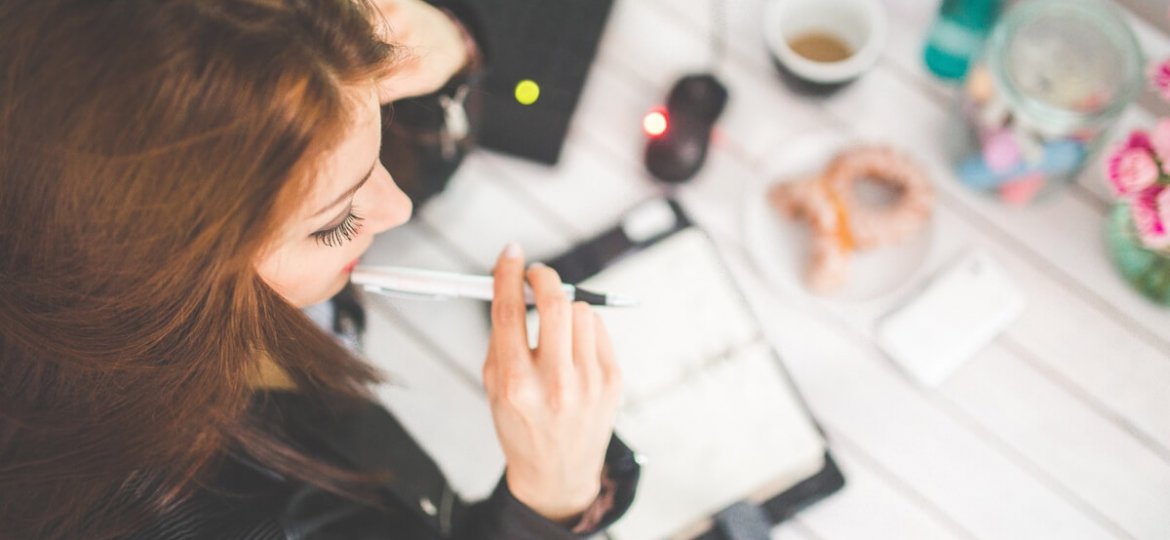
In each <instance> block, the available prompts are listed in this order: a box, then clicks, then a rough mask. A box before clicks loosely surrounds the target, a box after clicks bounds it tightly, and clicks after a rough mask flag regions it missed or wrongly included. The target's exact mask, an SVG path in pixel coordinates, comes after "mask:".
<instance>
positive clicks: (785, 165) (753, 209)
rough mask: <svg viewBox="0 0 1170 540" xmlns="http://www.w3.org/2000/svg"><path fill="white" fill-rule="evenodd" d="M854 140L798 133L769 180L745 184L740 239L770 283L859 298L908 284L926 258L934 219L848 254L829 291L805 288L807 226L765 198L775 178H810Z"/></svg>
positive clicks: (852, 299) (851, 299)
mask: <svg viewBox="0 0 1170 540" xmlns="http://www.w3.org/2000/svg"><path fill="white" fill-rule="evenodd" d="M850 144H853V143H852V142H851V141H850V140H849V139H848V138H846V137H844V136H843V135H841V134H838V133H819V134H812V135H807V136H804V137H801V138H800V139H799V140H797V141H795V142H793V143H791V144H789V145H788V146H786V147H784V148H783V149H781V150H780V151H779V152H778V153H777V154H776V155H775V157H774V159H773V161H772V163H773V166H772V167H771V169H770V171H769V172H770V177H769V179H768V181H766V182H762V183H759V184H756V185H752V186H749V187H748V189H747V190H745V192H744V193H745V196H744V197H745V198H744V212H743V216H744V218H743V219H744V221H743V223H744V239H745V243H746V245H747V248H748V251H749V252H750V253H751V256H752V259H753V260H754V261H755V263H756V265H757V266H758V267H759V268H760V270H761V271H762V272H763V274H764V277H765V278H766V279H768V280H769V281H771V282H773V283H775V284H776V285H779V286H781V287H783V288H785V289H788V290H790V291H794V292H799V293H801V294H806V295H814V296H816V297H818V298H823V299H827V300H839V301H847V302H862V301H867V300H872V299H875V298H878V297H881V296H886V295H889V294H891V293H893V292H896V291H898V290H900V289H902V288H904V287H906V286H908V285H910V284H911V283H912V281H913V279H914V276H915V275H916V270H918V268H920V267H921V266H922V264H923V263H924V262H925V261H926V257H927V254H928V253H929V251H930V241H931V238H932V236H933V229H934V220H933V219H932V220H930V222H928V224H927V225H926V226H925V227H923V229H922V230H921V231H919V232H918V233H917V234H915V235H913V236H912V237H910V238H907V239H905V240H903V241H902V242H901V243H899V244H897V245H893V246H886V247H882V248H878V249H873V250H868V251H858V252H854V253H853V254H852V257H851V259H850V261H849V269H848V274H847V276H848V277H847V278H846V280H845V283H844V284H843V285H842V286H841V287H840V288H838V289H836V290H834V291H832V292H829V293H824V294H820V293H815V292H814V291H812V290H810V289H809V288H808V286H807V283H808V280H807V275H808V265H809V245H810V240H809V230H808V227H807V226H806V225H805V224H804V222H803V221H797V220H793V219H791V218H788V217H787V216H784V215H781V214H780V213H779V212H778V211H776V210H775V209H774V208H773V207H772V205H771V204H770V203H769V202H768V189H769V188H770V187H771V186H773V185H775V184H776V183H778V182H790V181H797V180H802V179H805V178H810V177H812V176H813V175H816V174H818V173H820V172H821V171H822V170H824V168H825V166H826V165H827V164H828V163H829V160H830V159H832V158H833V156H835V155H836V154H837V153H838V152H839V151H841V150H842V149H844V148H847V147H848V146H849V145H850Z"/></svg>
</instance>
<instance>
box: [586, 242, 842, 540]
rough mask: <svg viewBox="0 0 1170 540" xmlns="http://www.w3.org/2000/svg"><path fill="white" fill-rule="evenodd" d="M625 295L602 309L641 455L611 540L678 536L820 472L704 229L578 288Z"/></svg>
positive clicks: (802, 421)
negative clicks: (632, 301) (621, 303)
mask: <svg viewBox="0 0 1170 540" xmlns="http://www.w3.org/2000/svg"><path fill="white" fill-rule="evenodd" d="M581 286H582V287H584V288H587V289H590V290H597V291H602V292H612V293H615V294H621V295H623V296H630V297H633V298H636V299H637V300H638V301H639V305H638V306H637V307H633V308H601V309H599V310H598V311H599V312H600V313H601V315H602V317H603V318H604V319H605V321H606V327H607V328H608V329H609V331H610V334H611V336H612V338H613V341H614V346H615V349H616V352H617V357H618V362H619V363H620V364H621V367H622V371H623V378H624V380H625V392H624V398H623V404H622V408H621V410H620V412H619V414H618V420H617V432H618V434H619V435H620V436H621V437H622V438H623V439H624V440H625V441H626V442H627V443H628V444H629V445H630V446H631V447H632V448H633V449H634V450H635V451H637V452H638V453H640V454H642V455H643V456H645V458H646V461H645V463H644V465H643V468H642V480H641V482H640V484H639V486H638V494H637V497H636V498H635V501H634V505H633V506H632V507H631V508H630V511H629V512H628V513H627V514H626V515H625V516H624V517H622V519H621V520H619V521H618V522H617V523H616V524H615V525H614V526H613V527H611V528H610V530H609V533H610V536H612V537H613V538H615V539H616V540H657V539H661V538H667V537H670V536H672V535H675V534H678V533H679V532H680V531H682V530H684V529H685V528H687V527H690V526H693V525H694V524H696V523H698V522H701V521H702V520H704V519H705V518H707V517H709V516H710V515H712V514H714V513H716V512H718V511H719V510H721V509H723V508H725V507H726V506H728V505H730V504H732V503H734V502H736V501H739V500H743V499H745V498H748V497H749V496H751V495H754V494H758V492H759V491H760V490H761V489H763V488H765V487H769V488H772V489H774V490H775V493H779V492H781V491H783V490H784V489H786V488H787V487H789V486H791V485H793V484H795V483H796V482H799V481H800V480H803V479H805V478H807V477H809V476H811V475H813V474H814V473H816V472H817V471H819V470H820V469H821V468H822V467H823V465H824V452H825V443H824V441H823V439H822V438H821V435H820V434H819V432H817V430H816V428H815V427H814V426H813V424H812V421H811V419H810V418H809V416H808V415H807V414H806V412H805V409H804V407H803V405H802V404H801V402H800V400H799V399H798V398H797V396H796V395H795V393H794V392H793V390H792V388H791V386H790V385H789V383H788V381H787V379H786V377H785V375H784V374H783V372H782V371H781V369H780V367H779V365H778V364H777V362H776V356H775V355H774V353H773V352H772V349H771V348H770V346H769V345H768V343H767V341H766V340H765V339H764V336H763V334H762V332H761V331H760V326H759V323H758V322H757V321H756V319H755V318H754V317H753V316H752V315H751V313H750V312H749V311H748V309H747V307H746V306H745V305H744V303H743V302H742V300H741V298H740V296H739V294H738V292H737V290H736V287H735V284H734V282H733V281H732V280H731V276H730V274H729V273H728V272H727V270H726V269H725V268H724V267H723V265H722V263H721V261H720V259H719V255H718V253H717V252H716V251H715V249H714V246H713V245H711V242H710V240H709V239H708V238H707V236H706V235H705V234H703V233H702V232H701V231H699V230H698V229H695V228H690V229H687V230H684V231H681V232H679V233H676V234H674V235H672V236H670V237H668V238H666V239H664V240H661V241H659V242H658V243H656V244H654V245H653V246H651V247H649V248H647V249H646V250H644V251H642V252H639V253H637V254H634V255H631V256H630V257H627V258H625V259H622V260H619V261H618V262H617V263H615V264H614V265H613V266H611V267H609V268H607V269H605V270H604V271H602V272H601V273H600V274H598V275H597V276H595V277H593V278H590V279H588V280H586V281H585V282H583V283H581Z"/></svg>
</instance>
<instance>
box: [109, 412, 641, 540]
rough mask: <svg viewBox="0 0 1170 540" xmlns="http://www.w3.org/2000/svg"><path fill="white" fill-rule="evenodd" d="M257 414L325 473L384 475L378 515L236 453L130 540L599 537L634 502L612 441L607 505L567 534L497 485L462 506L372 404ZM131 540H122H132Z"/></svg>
mask: <svg viewBox="0 0 1170 540" xmlns="http://www.w3.org/2000/svg"><path fill="white" fill-rule="evenodd" d="M253 406H254V407H255V408H256V409H254V410H256V412H257V413H259V414H261V415H263V417H264V418H265V419H271V420H272V421H273V422H283V425H285V426H288V427H287V428H286V431H287V432H288V433H289V434H290V436H292V437H293V438H294V442H295V443H296V444H297V445H299V446H300V447H302V448H303V449H307V450H309V451H311V452H313V453H314V454H315V455H317V456H318V457H320V458H322V459H325V460H328V461H329V462H331V463H335V464H338V465H342V466H345V467H348V468H351V469H356V470H362V471H377V470H389V471H390V472H391V475H392V477H393V478H392V479H391V480H390V481H388V482H387V483H386V484H385V485H384V486H383V488H382V489H381V490H380V495H381V496H382V502H383V505H384V506H385V508H377V507H375V506H372V505H369V504H366V503H362V502H359V501H354V500H351V499H347V498H343V497H340V496H337V495H334V494H332V493H329V492H326V491H322V490H320V489H318V488H316V487H315V486H312V485H309V484H306V483H303V482H299V481H294V480H291V479H288V478H284V477H282V476H280V475H278V474H275V473H274V472H272V471H271V470H269V469H267V468H265V467H264V466H263V465H261V464H259V463H257V462H256V460H254V459H252V458H251V457H249V456H247V455H243V454H240V453H233V454H232V455H231V456H230V457H229V458H228V459H227V460H225V463H224V466H223V467H222V468H221V469H220V470H219V471H218V474H216V475H214V478H213V479H212V480H210V481H209V482H208V483H207V484H206V485H204V486H202V487H201V489H200V490H199V491H198V493H197V494H196V495H195V496H194V497H193V498H192V499H190V500H189V501H187V502H186V503H184V504H183V505H181V506H180V507H179V508H177V509H176V510H175V511H174V512H172V513H170V514H168V515H166V516H163V517H162V518H160V519H159V520H158V521H157V522H155V523H154V524H153V525H151V526H150V527H148V528H146V529H144V530H141V531H139V532H138V533H136V534H134V535H133V536H131V537H130V539H132V540H147V539H149V540H180V539H182V540H190V539H216V540H277V539H281V540H283V539H290V540H291V539H304V540H342V539H344V540H374V539H378V540H445V539H458V540H537V539H540V540H556V539H569V538H580V537H582V536H586V535H588V534H592V533H595V532H597V531H598V530H601V529H603V528H604V527H606V526H608V525H609V524H611V523H613V521H615V520H616V519H617V518H618V517H620V516H621V515H622V514H623V513H624V512H625V510H626V509H627V508H628V507H629V505H630V503H631V502H632V501H633V497H634V490H635V487H636V485H637V481H638V475H639V467H638V465H637V463H635V461H634V457H633V454H632V452H631V451H630V449H629V448H627V447H626V446H625V445H624V444H622V442H621V441H620V440H618V439H617V437H614V438H612V439H611V441H610V446H609V450H608V452H607V455H606V465H605V470H604V471H603V474H604V475H605V478H604V481H603V484H604V485H606V486H607V488H606V489H605V490H603V494H602V496H603V497H606V498H608V499H609V500H612V506H611V507H610V508H609V510H608V511H607V512H606V513H605V515H604V517H603V518H602V519H600V520H599V521H598V522H597V523H596V524H594V525H593V526H592V527H590V530H584V531H579V532H577V533H574V532H572V530H571V529H572V527H566V526H564V525H560V524H557V523H554V522H551V521H549V520H547V519H545V518H543V517H541V516H540V515H538V514H536V513H535V512H534V511H532V510H531V509H530V508H528V507H527V506H525V505H524V504H523V503H521V502H520V501H518V500H516V498H515V497H513V496H512V494H511V493H510V492H509V491H508V488H507V485H506V483H505V482H503V481H501V482H500V483H499V485H498V486H497V487H496V489H495V491H494V492H493V493H492V495H491V496H490V497H489V498H488V499H486V500H483V501H479V502H476V503H470V504H469V503H465V502H463V501H462V500H460V499H459V497H458V496H456V494H455V493H454V492H453V491H452V490H451V487H450V485H448V484H447V481H446V479H445V478H444V477H443V475H442V473H441V472H440V471H439V469H438V467H436V465H435V463H434V462H433V461H432V460H431V459H430V458H429V457H428V456H427V455H426V453H425V452H423V450H422V449H421V448H420V447H419V446H418V444H417V443H415V442H414V440H413V439H411V437H410V436H409V435H408V434H407V432H406V431H405V430H404V429H403V427H402V425H401V424H399V423H398V421H397V420H396V419H395V418H394V417H393V416H391V415H390V413H389V412H387V411H386V409H384V408H383V407H381V406H379V405H376V404H369V405H368V406H366V407H363V408H361V409H359V410H355V411H352V412H348V413H345V414H341V415H326V414H323V413H322V412H321V411H319V410H317V409H316V408H314V407H313V406H312V405H311V404H310V403H308V402H307V400H305V399H304V398H301V397H300V396H299V395H297V394H295V393H292V392H270V393H264V394H260V395H259V396H258V399H257V401H256V403H255V404H254V405H253ZM130 539H128V540H130Z"/></svg>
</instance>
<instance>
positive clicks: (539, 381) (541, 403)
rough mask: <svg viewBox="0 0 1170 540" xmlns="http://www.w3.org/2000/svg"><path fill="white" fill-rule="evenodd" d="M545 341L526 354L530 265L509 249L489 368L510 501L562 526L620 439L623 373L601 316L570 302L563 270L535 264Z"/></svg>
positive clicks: (503, 259)
mask: <svg viewBox="0 0 1170 540" xmlns="http://www.w3.org/2000/svg"><path fill="white" fill-rule="evenodd" d="M527 278H528V283H529V284H531V286H532V289H533V291H534V292H535V295H536V308H537V311H538V312H539V314H540V336H539V340H538V346H537V348H536V349H535V350H532V349H530V348H529V347H528V331H527V326H526V324H525V304H524V281H525V270H524V258H523V255H522V254H521V253H520V249H519V247H518V246H516V244H514V243H513V244H509V246H508V248H507V249H505V250H504V253H503V254H501V255H500V259H499V261H498V262H497V263H496V269H495V300H494V301H493V302H492V334H491V342H490V345H489V350H488V356H487V361H486V362H485V363H484V366H483V380H484V386H485V388H486V389H487V395H488V398H489V400H490V401H491V407H492V417H493V418H494V420H495V425H496V433H497V435H498V436H499V439H500V444H501V446H502V447H503V450H504V457H505V459H506V460H507V463H508V469H507V473H506V481H507V482H508V488H509V489H510V490H511V491H512V494H513V495H514V496H515V497H516V498H517V499H518V500H520V502H523V503H524V504H526V505H528V507H530V508H532V509H533V510H535V511H536V512H537V513H539V514H541V515H542V516H544V517H546V518H548V519H551V520H553V521H564V520H567V519H570V518H572V517H573V516H575V515H577V514H580V513H581V512H582V511H584V510H585V509H586V508H587V507H588V506H589V505H590V503H592V502H593V500H594V499H595V498H596V497H597V495H598V492H599V490H600V482H601V467H602V464H603V463H604V461H605V450H606V447H607V446H608V444H609V439H610V436H611V435H612V433H613V421H614V416H615V415H616V414H617V405H618V400H619V398H620V394H621V380H620V379H621V374H620V372H619V369H618V367H617V364H616V363H615V361H614V357H613V347H612V345H611V343H610V340H609V336H608V334H607V333H606V330H605V325H604V324H603V323H602V321H601V318H600V317H598V316H597V314H595V313H593V310H592V309H591V308H590V307H589V306H588V305H587V304H585V303H583V302H574V303H570V302H569V300H568V299H567V298H566V297H565V293H564V291H563V290H561V279H560V277H559V276H557V273H556V271H554V270H553V269H551V268H549V267H547V266H543V265H533V267H532V268H530V269H529V270H528V271H527Z"/></svg>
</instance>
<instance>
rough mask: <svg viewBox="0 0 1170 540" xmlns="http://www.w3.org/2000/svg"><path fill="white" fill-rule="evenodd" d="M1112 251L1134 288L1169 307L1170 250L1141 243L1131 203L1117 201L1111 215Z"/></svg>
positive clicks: (1109, 231)
mask: <svg viewBox="0 0 1170 540" xmlns="http://www.w3.org/2000/svg"><path fill="white" fill-rule="evenodd" d="M1108 241H1109V252H1110V254H1111V255H1112V256H1113V264H1115V265H1116V266H1117V270H1118V271H1119V272H1121V275H1122V277H1124V278H1125V280H1126V281H1128V282H1129V284H1130V285H1132V286H1133V288H1135V289H1137V290H1138V292H1140V293H1142V295H1143V296H1145V297H1146V298H1149V299H1150V300H1152V301H1154V302H1155V303H1157V304H1160V305H1162V306H1165V307H1170V252H1166V251H1157V250H1152V249H1150V248H1147V247H1146V246H1145V245H1143V244H1142V241H1141V238H1140V237H1139V236H1138V233H1137V229H1135V228H1134V225H1133V216H1132V215H1131V213H1130V211H1129V205H1127V204H1125V203H1118V204H1117V205H1116V206H1115V207H1114V208H1113V212H1112V213H1111V214H1110V216H1109V226H1108Z"/></svg>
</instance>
